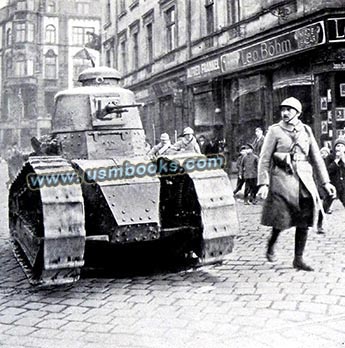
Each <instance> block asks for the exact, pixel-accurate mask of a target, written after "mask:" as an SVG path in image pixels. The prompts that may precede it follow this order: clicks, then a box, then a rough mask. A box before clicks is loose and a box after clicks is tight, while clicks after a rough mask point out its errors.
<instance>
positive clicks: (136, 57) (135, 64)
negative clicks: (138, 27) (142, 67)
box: [133, 33, 139, 69]
mask: <svg viewBox="0 0 345 348" xmlns="http://www.w3.org/2000/svg"><path fill="white" fill-rule="evenodd" d="M138 67H139V47H138V33H133V69H138Z"/></svg>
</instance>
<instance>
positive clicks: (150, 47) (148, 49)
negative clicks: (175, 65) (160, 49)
mask: <svg viewBox="0 0 345 348" xmlns="http://www.w3.org/2000/svg"><path fill="white" fill-rule="evenodd" d="M146 52H147V54H148V60H149V63H152V61H153V37H152V23H149V24H147V26H146Z"/></svg>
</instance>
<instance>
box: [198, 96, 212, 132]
mask: <svg viewBox="0 0 345 348" xmlns="http://www.w3.org/2000/svg"><path fill="white" fill-rule="evenodd" d="M214 110H215V103H214V99H213V93H212V90H208V91H204V92H203V93H198V94H195V95H194V114H195V121H194V122H195V126H213V125H214V124H215V112H214Z"/></svg>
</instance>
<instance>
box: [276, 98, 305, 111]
mask: <svg viewBox="0 0 345 348" xmlns="http://www.w3.org/2000/svg"><path fill="white" fill-rule="evenodd" d="M283 106H288V107H290V108H294V109H295V110H296V111H297V112H299V113H301V112H302V104H301V102H300V101H299V100H298V99H296V98H295V97H289V98H286V99H284V100H283V101H282V102H281V104H280V107H283Z"/></svg>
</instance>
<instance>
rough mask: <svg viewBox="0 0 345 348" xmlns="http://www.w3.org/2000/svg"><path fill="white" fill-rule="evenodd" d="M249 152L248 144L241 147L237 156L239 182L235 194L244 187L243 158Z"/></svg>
mask: <svg viewBox="0 0 345 348" xmlns="http://www.w3.org/2000/svg"><path fill="white" fill-rule="evenodd" d="M246 153H247V147H246V146H244V145H243V146H241V148H240V154H239V155H238V157H237V161H236V169H237V184H236V188H235V190H234V192H233V193H234V196H235V195H236V194H237V193H238V192H239V191H240V190H241V189H242V186H243V184H244V179H243V176H242V169H241V167H242V160H243V157H244V156H245V155H246Z"/></svg>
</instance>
